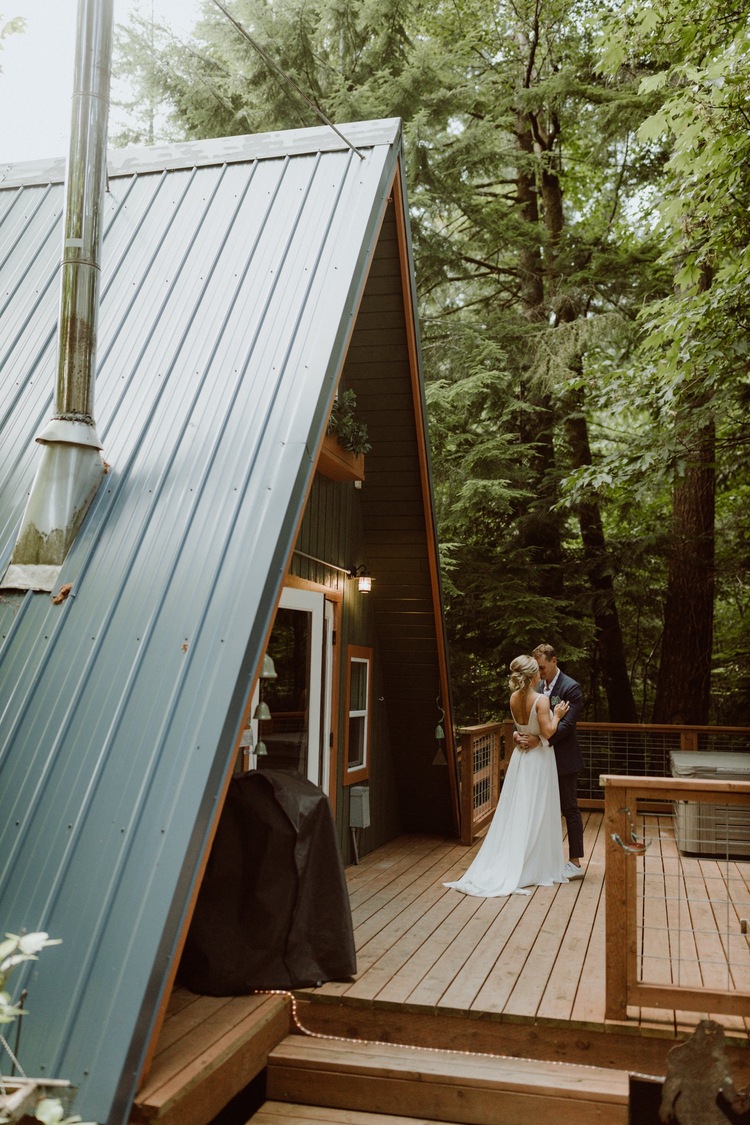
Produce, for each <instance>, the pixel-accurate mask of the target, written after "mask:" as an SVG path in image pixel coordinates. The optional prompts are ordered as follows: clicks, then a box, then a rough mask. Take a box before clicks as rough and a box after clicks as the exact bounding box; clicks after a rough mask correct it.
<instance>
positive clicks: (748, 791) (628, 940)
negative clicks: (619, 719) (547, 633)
mask: <svg viewBox="0 0 750 1125" xmlns="http://www.w3.org/2000/svg"><path fill="white" fill-rule="evenodd" d="M599 780H600V784H601V785H602V786H603V788H604V828H605V840H606V849H605V865H606V866H605V881H604V883H605V906H606V911H605V918H606V937H605V949H606V969H605V974H606V1001H605V1016H606V1018H607V1019H613V1020H624V1019H626V1018H627V1008H628V1005H629V1004H631V1005H640V1006H642V1007H650V1008H663V1009H668V1010H669V1009H671V1010H685V1011H703V1012H717V1013H721V1014H724V1015H739V1016H744V1015H746V1014H747V1011H748V1007H749V1006H750V992H748V991H744V992H743V991H741V990H735V989H731V990H729V989H712V988H709V987H702V988H689V987H686V986H683V985H678V984H650V983H648V982H645V981H639V980H638V972H637V914H636V912H637V901H636V865H635V856H634V855H633V854H632V853H628V852H627V851H626V850H625V849H624V848H623V847H622V843H621V841H625V840H628V839H629V833H630V829H631V825H632V823H635V820H636V817H637V813H638V801H639V799H641V800H643V799H648V798H651V799H654V798H655V799H657V800H662V801H663V799H664V797H665V796H666V795H667V794H668V795H669V798H670V799H672V800H676V801H686V800H690V801H697V802H701V803H704V804H708V803H710V804H716V803H717V799H719V800H720V803H721V804H722V805H743V806H745V807H747V806H749V805H750V781H734V780H727V781H715V780H713V779H711V780H709V779H702V778H674V777H672V778H666V777H638V778H635V777H622V776H613V775H602V776H601V777H600V779H599Z"/></svg>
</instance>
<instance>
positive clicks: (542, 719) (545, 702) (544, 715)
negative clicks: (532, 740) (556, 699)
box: [536, 695, 570, 738]
mask: <svg viewBox="0 0 750 1125" xmlns="http://www.w3.org/2000/svg"><path fill="white" fill-rule="evenodd" d="M569 707H570V704H569V703H568V702H567V701H566V700H564V699H563V701H562V702H561V703H558V704H556V705H555V710H554V712H553V713H552V714H550V709H549V696H547V695H542V696H540V697H539V702H538V703H537V705H536V717H537V719H538V720H539V729H540V731H541V732H542V736H543V737H544V738H549V737H550V736H551V735H553V734H554V733H555V731H556V730H557V724H558V723H559V722H560V719H562V717H563V715H564V714H565V713H566V712H567V710H568V708H569Z"/></svg>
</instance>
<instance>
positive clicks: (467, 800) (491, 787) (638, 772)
mask: <svg viewBox="0 0 750 1125" xmlns="http://www.w3.org/2000/svg"><path fill="white" fill-rule="evenodd" d="M513 730H514V724H513V723H512V721H510V720H506V721H505V722H503V723H481V724H479V725H477V726H471V727H459V729H458V732H457V734H458V736H459V737H458V738H457V746H458V754H459V762H460V770H461V773H460V777H461V841H462V843H464V844H467V845H469V844H471V843H472V841H473V840H474V839H476V836H477V834H478V833H479V832H481V831H482V829H483V828H485V827H486V826H487V825H488V824H489V822H490V820H491V819H492V815H493V813H494V811H495V809H496V807H497V802H498V800H499V797H500V788H501V786H502V781H503V778H504V776H505V771H506V769H507V767H508V763H509V761H510V756H511V753H512V751H513ZM578 738H579V742H580V745H581V752H582V755H583V761H584V769H583V771H582V772H581V773H580V774H579V775H578V799H579V802H580V804H581V805H582V806H583V807H586V808H599V809H603V808H604V790H603V788H602V785H601V782H600V779H601V777H602V775H605V774H612V775H616V776H620V777H664V778H666V777H671V775H672V764H671V755H672V754H673V753H674V752H677V751H708V752H713V753H741V752H745V753H747V752H748V751H750V727H705V726H703V727H698V726H669V725H666V724H654V723H652V724H646V723H579V724H578Z"/></svg>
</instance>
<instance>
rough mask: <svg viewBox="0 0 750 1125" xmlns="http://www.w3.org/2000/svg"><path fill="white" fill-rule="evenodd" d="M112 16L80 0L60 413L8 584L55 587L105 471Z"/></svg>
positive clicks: (47, 438)
mask: <svg viewBox="0 0 750 1125" xmlns="http://www.w3.org/2000/svg"><path fill="white" fill-rule="evenodd" d="M113 23H114V0H79V3H78V24H77V30H76V56H75V70H74V84H73V103H72V112H71V128H70V148H69V152H68V165H67V178H66V195H65V215H64V220H63V255H62V270H61V291H60V314H59V322H58V365H57V382H56V394H55V414H54V415H53V417H52V419H51V420H50V422H49V423H48V424H47V426H46V427H45V429H44V430H43V431H42V433H41V434H39V436H38V437H37V441H38V442H40V443H41V444H42V445H43V447H44V451H43V454H42V462H41V464H40V466H39V469H38V471H37V475H36V477H35V480H34V484H33V486H32V489H31V494H30V496H29V501H28V503H27V506H26V511H25V513H24V517H23V522H22V525H21V531H20V532H19V536H18V539H17V541H16V545H15V549H14V551H13V557H12V559H11V566H10V567H9V568H8V572H6V575H5V576H4V578H3V581H2V583H1V584H0V585H2V586H3V587H6V588H7V587H9V586H12V587H14V588H22V589H24V588H30V589H51V588H52V583H54V581H55V579H56V577H57V571H58V570H59V567H60V565H61V564H62V562H63V560H64V558H65V556H66V555H67V553H68V550H69V548H70V545H71V543H72V542H73V540H74V538H75V536H76V533H77V531H78V529H79V527H80V525H81V523H82V521H83V518H84V516H85V514H86V512H87V511H88V508H89V505H90V504H91V501H92V500H93V498H94V496H95V495H96V492H97V489H98V487H99V484H100V483H101V479H102V476H103V475H104V464H103V461H102V457H101V452H100V451H101V442H100V441H99V437H98V434H97V432H96V425H95V423H94V384H95V377H96V334H97V321H98V306H99V277H100V254H101V234H102V232H101V227H102V210H103V201H104V192H105V189H106V173H107V125H108V119H109V90H110V79H111V67H112V30H113ZM47 572H49V573H47Z"/></svg>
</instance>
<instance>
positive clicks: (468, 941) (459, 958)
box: [405, 890, 507, 1008]
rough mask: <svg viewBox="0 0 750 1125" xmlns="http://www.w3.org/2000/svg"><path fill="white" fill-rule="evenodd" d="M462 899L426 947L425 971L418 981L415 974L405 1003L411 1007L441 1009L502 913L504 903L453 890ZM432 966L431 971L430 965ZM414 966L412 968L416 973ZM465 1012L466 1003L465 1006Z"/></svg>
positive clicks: (503, 901) (455, 896)
mask: <svg viewBox="0 0 750 1125" xmlns="http://www.w3.org/2000/svg"><path fill="white" fill-rule="evenodd" d="M449 893H450V895H451V897H453V898H456V899H458V903H457V905H456V907H455V908H454V910H453V912H452V914H451V915H450V919H449V922H448V924H446V925H444V926H443V927H442V928H441V930H440V932H439V933H437V934H434V935H433V937H432V939H431V941H430V942H429V944H428V945H426V946H425V949H424V956H423V958H422V965H423V966H425V971H424V973H423V975H422V978H421V980H419V981H417V980H416V978H415V977H414V975H413V974H412V976H411V980H410V981H409V983H410V984H411V990H410V991H409V993H408V994H407V996H406V1000H405V1002H406V1003H408V1004H409V1005H418V1006H424V1005H426V1006H428V1007H432V1006H438V1005H440V1006H441V1007H442V1006H443V1005H442V997H443V995H444V993H445V992H446V990H447V988H448V986H449V984H450V982H452V981H455V980H456V978H457V977H458V976H459V974H460V972H461V970H462V969H463V968H464V966H465V965H466V963H467V961H468V959H469V958H470V956H471V955H472V953H473V951H474V948H475V946H477V945H478V944H479V943H480V942H481V941H482V939H483V938H484V937H485V936H486V934H487V933H488V932H489V931H490V929H491V928H492V927H493V925H494V923H495V921H496V919H497V917H498V915H499V914H500V913H501V912H502V910H503V908H504V905H505V902H506V901H507V900H503V899H482V898H475V897H474V896H473V895H463V894H461V893H460V892H459V891H454V890H451V891H450V892H449ZM428 961H432V964H431V965H429V967H427V962H428ZM413 967H414V963H412V966H411V968H412V969H413ZM461 1007H462V1008H463V1003H462V1004H461Z"/></svg>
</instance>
